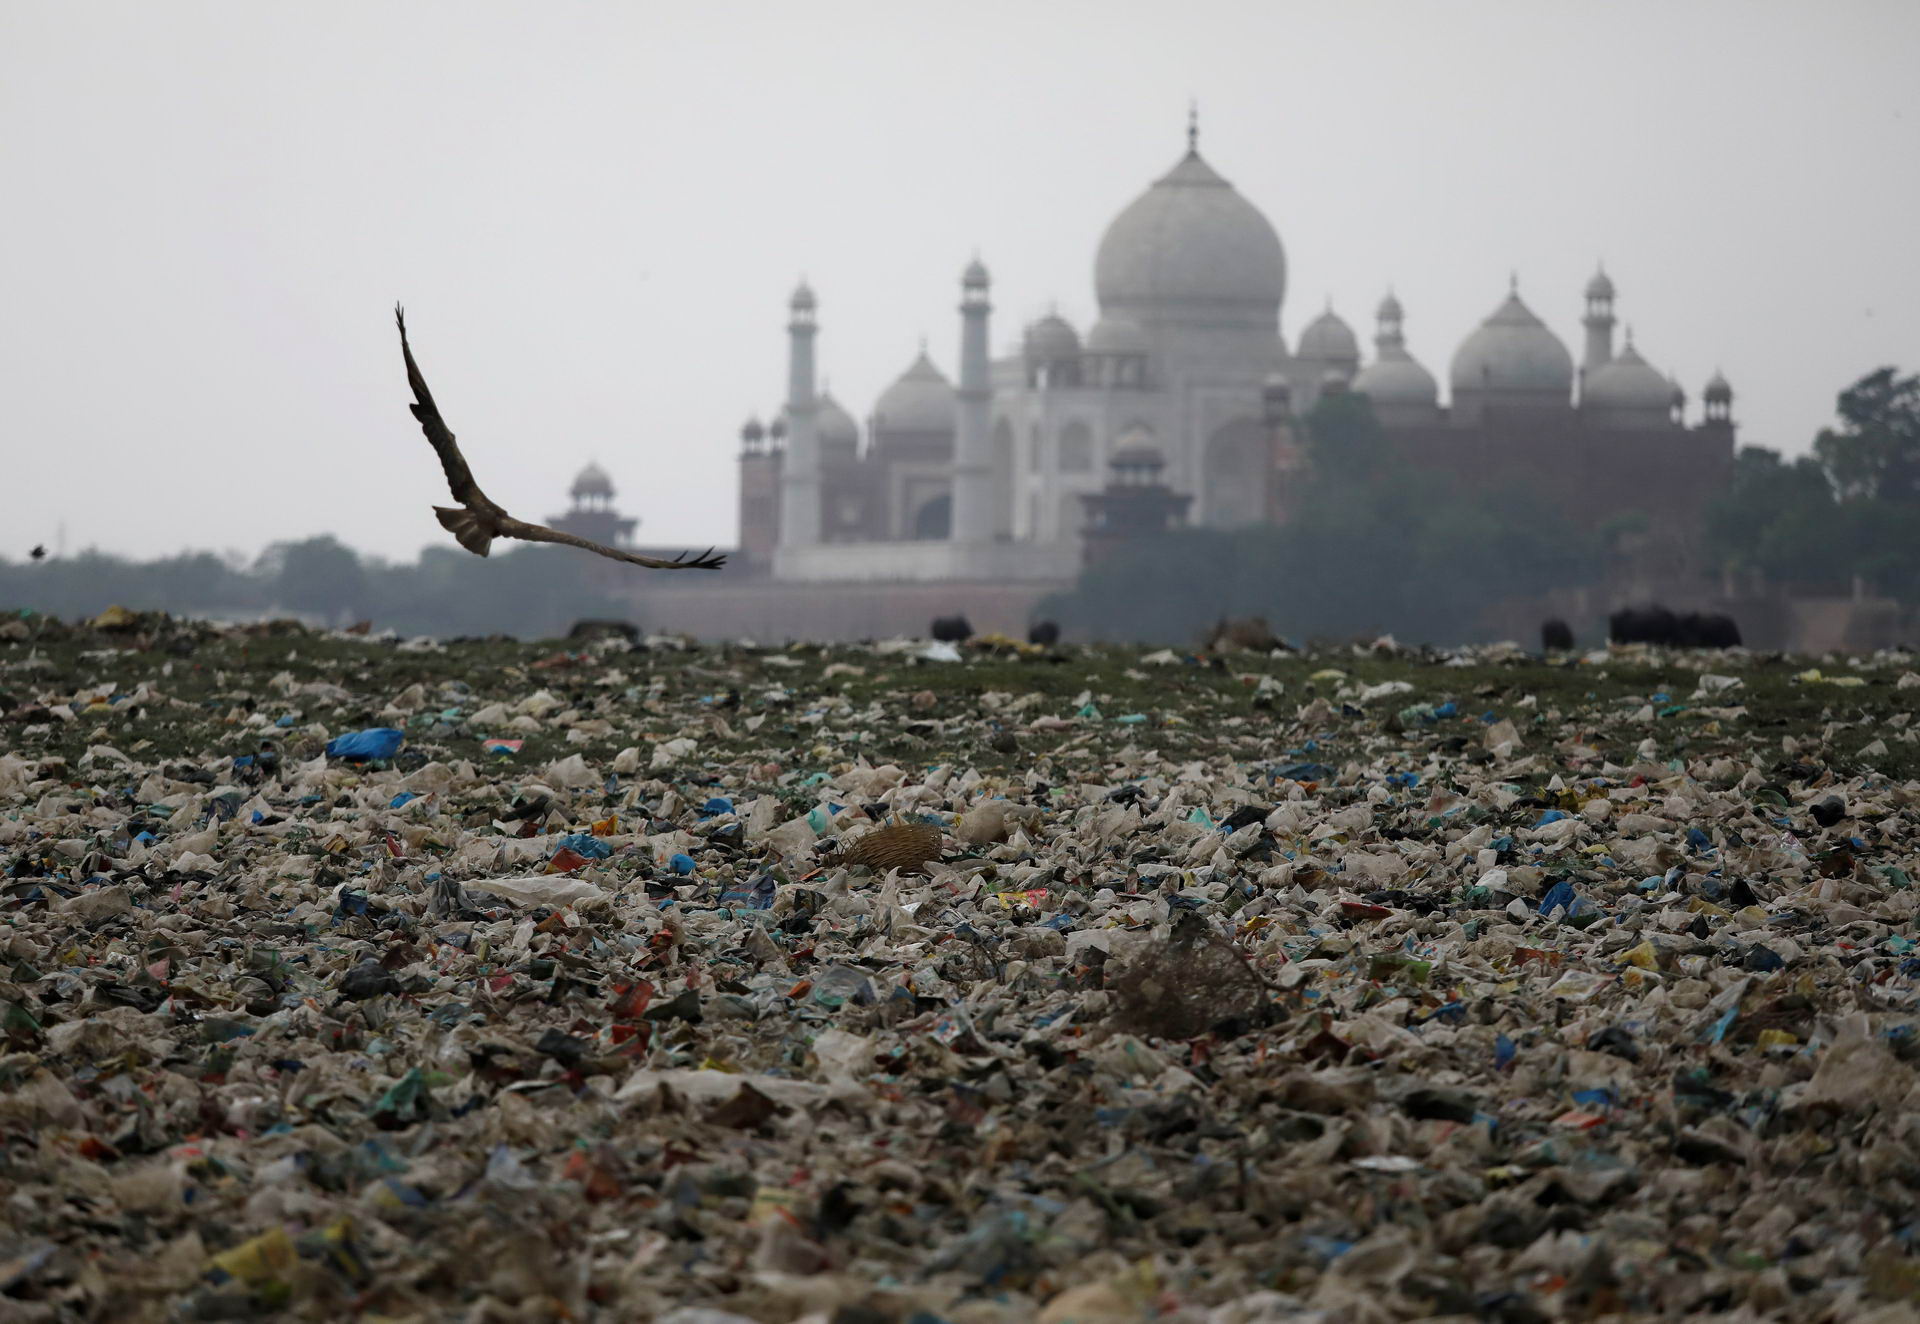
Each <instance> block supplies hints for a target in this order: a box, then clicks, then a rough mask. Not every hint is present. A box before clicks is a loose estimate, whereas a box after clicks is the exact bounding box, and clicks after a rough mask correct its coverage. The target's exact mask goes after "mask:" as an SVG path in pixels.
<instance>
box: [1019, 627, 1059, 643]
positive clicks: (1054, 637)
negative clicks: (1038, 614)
mask: <svg viewBox="0 0 1920 1324" xmlns="http://www.w3.org/2000/svg"><path fill="white" fill-rule="evenodd" d="M1027 642H1028V643H1030V644H1038V645H1040V647H1042V648H1052V647H1053V646H1054V645H1055V644H1057V643H1059V642H1060V626H1059V625H1058V624H1057V623H1055V622H1053V621H1035V622H1034V623H1033V624H1032V625H1029V626H1028V627H1027Z"/></svg>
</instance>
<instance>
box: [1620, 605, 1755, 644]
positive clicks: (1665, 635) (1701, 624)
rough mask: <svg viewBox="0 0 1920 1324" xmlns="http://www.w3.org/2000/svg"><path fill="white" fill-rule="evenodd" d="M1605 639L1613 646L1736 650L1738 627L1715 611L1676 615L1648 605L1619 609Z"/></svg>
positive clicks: (1664, 609)
mask: <svg viewBox="0 0 1920 1324" xmlns="http://www.w3.org/2000/svg"><path fill="white" fill-rule="evenodd" d="M1607 637H1608V638H1610V639H1612V640H1613V642H1614V643H1616V644H1657V645H1660V646H1661V647H1665V648H1738V647H1740V644H1741V638H1740V627H1739V626H1738V625H1736V624H1735V623H1734V620H1733V618H1732V617H1731V616H1727V615H1723V614H1721V613H1718V612H1706V613H1702V612H1697V611H1694V612H1688V613H1687V614H1686V615H1684V616H1679V615H1675V614H1674V613H1673V612H1671V611H1668V610H1667V609H1666V608H1665V607H1662V606H1660V605H1658V604H1657V603H1655V604H1649V605H1646V606H1641V607H1622V608H1621V609H1620V610H1619V611H1616V612H1614V613H1613V615H1611V616H1609V617H1608V618H1607Z"/></svg>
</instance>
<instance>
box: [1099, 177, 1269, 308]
mask: <svg viewBox="0 0 1920 1324" xmlns="http://www.w3.org/2000/svg"><path fill="white" fill-rule="evenodd" d="M1093 280H1094V287H1095V291H1096V293H1097V294H1098V295H1099V299H1100V308H1101V311H1102V312H1106V313H1115V312H1118V313H1126V314H1131V315H1133V316H1136V317H1138V318H1140V319H1141V320H1143V321H1151V320H1154V319H1155V318H1165V317H1173V318H1179V317H1181V316H1183V315H1186V316H1191V315H1194V314H1196V313H1211V314H1213V315H1215V316H1218V315H1220V314H1223V313H1226V314H1231V315H1233V316H1235V317H1236V320H1259V321H1262V322H1273V321H1276V320H1277V319H1278V317H1279V313H1280V301H1281V299H1282V298H1283V297H1284V296H1285V294H1286V288H1287V262H1286V256H1285V254H1284V253H1283V252H1282V251H1281V248H1280V236H1279V235H1278V234H1276V233H1275V232H1274V228H1273V226H1272V224H1271V223H1269V222H1268V220H1267V218H1266V217H1265V216H1262V215H1261V214H1260V210H1259V208H1257V207H1255V206H1254V205H1253V204H1252V203H1250V202H1248V201H1247V200H1246V199H1245V198H1243V197H1241V196H1240V194H1239V193H1238V192H1237V191H1236V190H1235V189H1234V187H1233V186H1232V185H1231V184H1229V183H1227V181H1226V180H1224V179H1222V178H1221V177H1220V176H1219V175H1218V174H1217V173H1215V171H1214V169H1213V167H1212V166H1210V165H1208V164H1207V163H1206V162H1205V161H1203V160H1201V159H1200V155H1199V153H1198V152H1188V153H1187V155H1186V156H1185V157H1184V158H1183V159H1182V160H1181V161H1180V163H1179V164H1178V165H1176V166H1174V168H1173V169H1172V170H1170V171H1168V172H1167V173H1166V174H1165V175H1163V176H1161V177H1160V179H1158V180H1156V181H1155V182H1154V184H1153V187H1151V188H1149V189H1148V190H1147V191H1146V192H1145V193H1143V194H1141V195H1140V196H1139V197H1138V198H1136V199H1134V201H1133V202H1132V203H1130V204H1129V205H1128V206H1127V208H1126V209H1125V210H1124V211H1122V212H1121V213H1120V214H1119V215H1118V216H1116V217H1115V218H1114V219H1113V222H1112V224H1110V225H1108V226H1107V232H1106V234H1105V235H1104V236H1102V237H1101V240H1100V250H1099V253H1098V254H1097V255H1096V256H1095V258H1094V264H1093Z"/></svg>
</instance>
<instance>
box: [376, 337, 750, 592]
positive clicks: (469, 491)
mask: <svg viewBox="0 0 1920 1324" xmlns="http://www.w3.org/2000/svg"><path fill="white" fill-rule="evenodd" d="M393 320H394V321H395V322H397V323H398V324H399V326H400V352H401V354H402V355H404V356H405V357H406V360H407V383H408V385H410V386H412V387H413V404H412V405H410V406H408V407H409V408H410V409H412V410H413V416H414V417H415V418H417V419H418V420H420V430H421V431H422V432H424V433H426V434H427V441H428V442H429V443H431V444H432V446H433V449H434V452H435V453H436V454H437V455H439V457H440V467H441V468H442V469H444V470H445V471H446V474H447V486H448V488H450V489H451V490H452V492H453V499H454V500H455V501H458V502H459V503H460V504H459V506H457V507H452V508H449V507H447V506H435V507H434V508H433V513H434V514H435V515H436V516H437V517H439V520H440V524H441V527H443V528H445V529H446V530H447V531H448V532H449V533H451V534H453V536H454V537H455V538H456V539H457V540H458V541H459V543H460V545H461V546H462V547H464V548H466V549H467V550H468V551H470V552H472V553H473V554H474V555H475V556H485V555H486V554H487V551H488V549H489V548H490V547H491V546H492V545H493V540H494V539H495V538H519V539H522V540H523V541H526V542H557V543H564V544H566V545H567V546H568V547H584V548H586V550H588V551H590V552H598V553H599V554H600V555H601V556H607V557H611V558H613V559H614V560H616V561H625V562H627V563H628V564H629V565H643V566H646V567H647V568H648V569H651V570H718V569H719V568H720V567H721V566H723V565H725V564H726V561H727V558H726V557H725V556H724V555H721V556H715V555H714V554H713V549H712V548H711V547H709V548H708V549H707V550H706V552H705V553H704V554H703V555H700V556H695V557H691V558H689V557H688V556H687V555H686V554H684V553H683V554H682V555H680V556H676V557H674V558H673V560H671V561H665V560H662V559H660V558H659V557H657V556H640V555H638V554H636V553H634V552H623V551H621V550H620V549H619V548H617V547H606V546H602V545H601V544H600V543H597V542H593V541H591V540H589V539H586V538H579V537H575V536H574V535H573V534H571V533H562V532H561V531H560V530H558V529H550V528H548V527H547V526H546V525H544V524H529V523H527V521H525V520H521V519H515V518H514V517H513V516H511V515H509V514H507V512H506V511H504V510H502V509H501V508H500V507H499V506H497V505H495V504H494V502H493V501H492V500H491V499H490V498H489V497H488V496H487V494H486V493H485V492H482V491H481V490H480V484H478V483H476V482H474V481H473V471H472V470H471V469H469V468H467V460H466V457H465V456H464V455H462V454H461V453H460V447H459V446H458V445H456V444H455V443H454V440H453V432H452V430H451V429H450V428H448V427H447V423H446V420H445V419H443V418H441V417H440V409H439V407H438V406H437V405H435V404H434V403H433V394H432V392H430V391H428V390H427V381H426V378H424V377H422V376H421V375H420V365H419V364H417V363H415V362H414V361H413V347H412V346H411V345H409V344H408V343H407V317H406V313H405V312H404V311H403V310H402V309H401V307H400V305H399V304H395V305H394V306H393Z"/></svg>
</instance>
